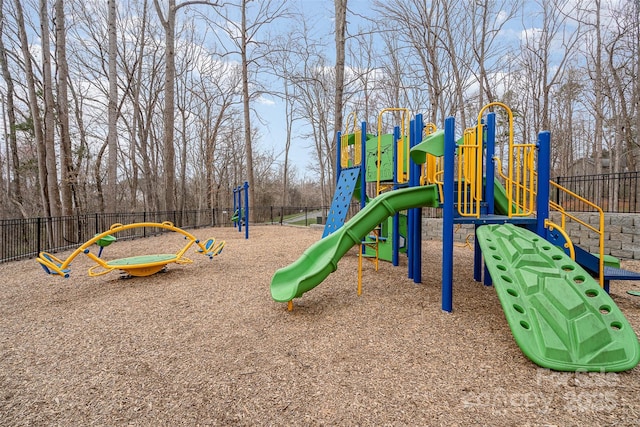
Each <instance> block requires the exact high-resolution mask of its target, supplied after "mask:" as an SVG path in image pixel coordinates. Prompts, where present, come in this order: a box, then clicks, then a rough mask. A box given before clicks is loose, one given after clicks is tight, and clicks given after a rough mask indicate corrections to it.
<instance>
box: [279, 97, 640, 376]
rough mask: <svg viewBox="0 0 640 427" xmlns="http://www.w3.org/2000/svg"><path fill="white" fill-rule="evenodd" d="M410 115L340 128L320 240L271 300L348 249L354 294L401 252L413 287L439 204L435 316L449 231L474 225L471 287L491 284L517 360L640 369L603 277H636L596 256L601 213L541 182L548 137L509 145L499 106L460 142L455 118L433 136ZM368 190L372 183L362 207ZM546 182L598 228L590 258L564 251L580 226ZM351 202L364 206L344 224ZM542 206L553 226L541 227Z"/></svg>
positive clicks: (324, 272)
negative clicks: (368, 270) (371, 271)
mask: <svg viewBox="0 0 640 427" xmlns="http://www.w3.org/2000/svg"><path fill="white" fill-rule="evenodd" d="M491 108H502V109H504V110H505V112H506V115H507V116H508V123H507V125H508V127H509V132H508V142H507V144H506V150H503V151H501V156H499V155H498V154H497V150H496V113H495V112H488V111H489V109H491ZM388 112H393V113H395V114H397V115H399V116H400V117H401V119H400V122H401V123H400V125H399V126H396V127H395V129H394V133H393V134H391V135H389V134H387V135H383V134H382V133H381V123H382V115H383V114H384V113H388ZM485 113H486V114H485ZM408 116H409V115H408V111H407V110H405V109H387V110H383V111H382V112H381V113H380V115H379V117H378V134H377V136H373V135H369V134H367V133H366V129H367V124H366V123H362V125H361V127H360V129H356V120H355V118H353V123H352V121H351V119H348V120H347V123H348V124H347V131H346V132H345V134H344V135H342V134H341V133H338V141H340V147H339V150H337V151H338V158H337V164H338V174H337V175H338V178H337V185H336V194H335V196H334V199H333V202H332V205H331V210H330V212H329V216H328V218H327V224H326V226H325V230H324V233H323V238H322V239H321V240H320V241H318V242H316V243H315V244H314V245H312V246H311V247H309V248H308V249H307V250H306V251H305V252H304V253H303V254H302V256H301V257H300V258H299V259H298V260H297V261H296V262H294V263H293V264H291V265H289V266H287V267H284V268H282V269H280V270H278V271H277V272H276V273H275V274H274V276H273V278H272V281H271V294H272V297H273V299H274V300H275V301H279V302H287V303H288V308H289V310H291V309H292V308H293V299H294V298H299V297H301V296H302V295H303V294H304V293H305V292H307V291H309V290H311V289H313V288H314V287H315V286H317V285H318V284H320V283H321V282H322V281H323V280H324V279H325V278H326V277H327V276H328V275H329V274H330V273H331V272H333V271H335V270H336V269H337V264H338V262H339V260H340V258H341V257H342V256H343V255H344V254H345V253H346V252H347V251H348V250H349V249H350V248H351V247H353V246H355V245H360V251H359V267H358V294H360V293H361V289H362V271H363V262H362V261H363V259H369V260H372V261H373V262H374V263H375V265H376V270H377V263H378V260H379V258H382V259H385V260H388V261H391V262H392V263H393V264H394V265H398V262H397V260H398V255H399V253H406V255H407V257H408V277H409V278H410V279H413V280H414V282H416V283H420V282H421V280H422V278H421V273H422V265H421V259H422V254H421V240H422V239H421V236H422V228H421V227H422V223H421V217H422V213H421V207H426V206H431V207H440V208H442V210H443V212H442V216H443V252H442V259H443V266H442V267H443V269H442V271H443V272H442V285H441V292H442V309H443V310H444V311H446V312H450V311H452V310H453V273H454V262H453V261H454V259H453V246H454V241H453V235H454V226H455V224H465V223H466V224H473V225H474V228H475V242H474V269H473V271H474V274H473V275H474V280H476V281H478V282H480V281H483V279H484V283H485V284H486V285H491V284H493V285H494V286H495V289H496V292H497V294H498V297H499V299H500V302H501V304H502V306H503V310H504V312H505V316H506V318H507V321H508V323H509V326H510V328H511V331H512V334H513V336H514V338H515V340H516V342H517V343H518V345H520V347H521V349H522V350H523V352H524V353H525V354H526V355H527V357H529V358H530V359H531V360H532V361H533V362H535V363H536V364H538V365H540V366H543V367H546V368H551V369H555V370H560V371H579V370H583V371H623V370H628V369H632V368H633V367H635V366H636V365H637V364H638V362H639V361H640V345H639V344H638V339H637V337H636V335H635V333H634V331H633V329H632V328H631V326H630V325H629V323H628V321H627V320H626V318H625V317H624V315H623V314H622V313H621V312H620V310H619V309H618V308H617V307H616V305H615V303H614V301H613V300H612V299H611V297H610V296H609V295H608V290H609V281H610V280H640V274H638V273H634V272H629V271H626V270H623V269H621V268H620V265H619V261H617V260H614V259H611V257H608V258H607V257H605V256H604V220H603V212H602V210H601V209H600V208H599V207H597V206H595V205H593V204H591V202H589V201H588V200H585V199H583V198H581V197H580V196H579V195H577V194H573V193H571V192H569V191H568V190H566V189H564V188H562V187H561V186H559V185H558V184H556V183H554V182H553V181H551V180H550V150H551V138H550V133H549V132H547V131H543V132H541V133H540V134H539V135H538V140H537V142H536V143H523V142H516V141H515V135H514V131H513V115H512V113H511V110H510V109H509V108H508V107H507V106H506V105H504V104H502V103H491V104H489V105H487V106H485V107H483V108H482V109H481V111H480V112H479V114H478V119H477V123H476V125H475V126H474V127H472V128H469V129H466V130H465V131H464V132H463V136H462V138H460V139H458V138H456V133H455V119H454V118H453V117H449V118H447V119H446V120H445V123H444V129H442V130H436V127H435V125H433V124H427V125H424V123H423V119H422V116H421V115H420V114H418V115H416V116H415V117H414V118H413V119H412V120H409V117H408ZM349 126H351V129H349ZM503 153H504V154H503ZM367 183H368V184H369V187H374V185H373V184H374V183H375V190H374V193H375V194H374V195H373V197H372V198H371V199H369V198H368V197H367V193H366V189H367ZM551 186H553V187H554V188H556V189H557V190H558V191H564V192H566V193H567V194H569V195H570V196H572V197H575V199H576V200H577V201H578V202H579V203H585V204H586V205H588V206H590V207H591V208H593V209H594V210H595V211H596V212H599V214H600V215H601V220H600V227H599V228H597V229H595V228H593V227H591V228H590V230H591V231H592V232H593V233H595V234H597V235H598V236H599V242H600V249H599V253H597V254H590V253H588V252H587V251H585V250H582V249H581V248H579V247H578V246H577V245H575V244H573V243H572V241H571V238H570V236H569V235H568V234H567V232H566V231H565V225H566V222H567V221H578V222H581V221H580V220H579V219H578V218H576V217H574V216H572V215H571V213H570V212H568V211H566V210H564V209H563V207H562V206H559V205H557V204H555V203H554V202H552V201H550V199H549V192H550V191H549V188H550V187H551ZM352 197H355V198H356V199H358V200H359V201H360V203H361V208H362V209H361V210H360V212H358V214H356V215H355V216H354V217H353V218H351V219H350V220H349V221H348V222H345V220H346V214H347V209H346V208H347V207H348V205H349V203H350V202H351V199H352ZM551 210H553V211H555V212H557V214H556V216H559V218H560V221H559V224H556V223H554V222H553V221H551V219H550V211H551ZM403 216H404V218H405V219H401V218H403ZM403 221H405V222H406V227H403V226H402V224H403ZM581 223H582V222H581ZM582 224H583V225H584V226H585V227H590V226H589V225H588V224H584V223H582ZM402 232H404V233H406V234H404V235H403V234H402ZM381 248H383V249H382V250H381ZM483 266H484V268H483ZM483 273H484V277H483ZM592 276H593V277H592ZM594 277H595V278H594Z"/></svg>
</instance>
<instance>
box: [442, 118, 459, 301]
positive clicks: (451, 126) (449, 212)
mask: <svg viewBox="0 0 640 427" xmlns="http://www.w3.org/2000/svg"><path fill="white" fill-rule="evenodd" d="M455 130H456V123H455V119H454V118H453V117H447V119H446V120H445V121H444V188H443V193H444V194H443V195H444V203H443V205H442V217H443V220H442V309H443V310H444V311H448V312H451V311H452V310H453V213H454V200H453V195H454V176H455V174H454V171H453V168H454V160H455V154H456V137H455Z"/></svg>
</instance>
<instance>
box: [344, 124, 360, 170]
mask: <svg viewBox="0 0 640 427" xmlns="http://www.w3.org/2000/svg"><path fill="white" fill-rule="evenodd" d="M349 135H353V144H349ZM360 163H362V130H361V129H360V128H358V119H357V117H356V114H355V112H352V113H349V115H348V116H347V120H346V123H345V129H344V133H343V134H342V135H341V136H340V166H341V167H342V168H350V167H353V166H359V165H360Z"/></svg>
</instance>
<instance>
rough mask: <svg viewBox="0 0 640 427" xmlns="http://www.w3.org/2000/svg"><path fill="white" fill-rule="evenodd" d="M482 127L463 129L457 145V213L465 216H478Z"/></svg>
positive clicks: (480, 199)
mask: <svg viewBox="0 0 640 427" xmlns="http://www.w3.org/2000/svg"><path fill="white" fill-rule="evenodd" d="M482 128H483V125H482V124H481V123H480V122H479V123H478V125H477V126H476V127H473V128H468V129H465V131H464V136H463V139H462V144H460V145H458V213H459V214H460V216H465V217H475V218H479V217H480V202H482Z"/></svg>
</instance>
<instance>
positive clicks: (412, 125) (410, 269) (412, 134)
mask: <svg viewBox="0 0 640 427" xmlns="http://www.w3.org/2000/svg"><path fill="white" fill-rule="evenodd" d="M415 138H416V120H415V119H414V120H411V121H410V122H409V144H410V147H409V149H411V145H413V141H414V139H415ZM407 155H408V154H407ZM409 186H410V187H413V186H414V178H413V162H411V161H410V162H409ZM414 215H415V212H414V211H413V209H409V211H408V212H407V239H406V241H405V244H406V245H407V258H408V262H407V277H408V278H409V279H413V278H414V273H415V271H414V270H415V264H414V263H413V260H414V258H415V254H414V246H413V241H414V231H413V228H414V226H415V223H414V221H413V217H414Z"/></svg>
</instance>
